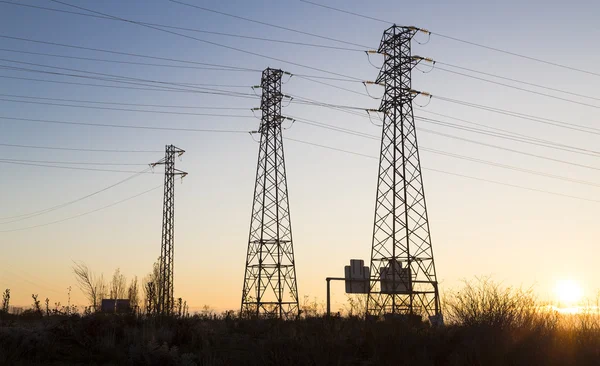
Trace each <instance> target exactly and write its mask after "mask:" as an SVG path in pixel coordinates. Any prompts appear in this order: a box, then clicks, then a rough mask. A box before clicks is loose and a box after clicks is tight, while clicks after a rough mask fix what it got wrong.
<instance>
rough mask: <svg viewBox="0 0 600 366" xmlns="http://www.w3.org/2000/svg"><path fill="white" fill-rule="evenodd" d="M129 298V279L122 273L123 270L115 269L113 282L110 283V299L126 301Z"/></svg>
mask: <svg viewBox="0 0 600 366" xmlns="http://www.w3.org/2000/svg"><path fill="white" fill-rule="evenodd" d="M126 297H127V278H125V276H124V275H123V274H122V273H121V269H120V268H117V269H115V273H114V274H113V277H112V281H110V298H111V299H125V298H126Z"/></svg>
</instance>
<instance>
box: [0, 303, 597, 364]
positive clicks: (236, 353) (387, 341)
mask: <svg viewBox="0 0 600 366" xmlns="http://www.w3.org/2000/svg"><path fill="white" fill-rule="evenodd" d="M0 318H1V323H0V364H2V365H598V364H600V328H599V327H598V326H597V324H596V325H595V326H591V327H585V326H583V325H581V324H580V325H579V326H577V327H562V326H558V325H556V324H552V323H551V322H548V321H543V322H541V321H540V322H539V323H532V324H519V325H518V326H514V327H513V326H505V325H502V324H484V323H481V324H472V325H450V326H446V327H444V328H438V329H434V328H431V327H429V326H428V325H426V324H406V323H403V322H401V321H386V322H371V321H365V320H363V319H360V318H356V317H350V318H340V317H333V318H331V319H327V318H323V317H314V318H307V319H299V320H296V321H287V322H286V321H277V320H239V319H235V318H229V317H211V318H207V317H200V316H192V317H189V318H182V319H176V318H171V319H162V320H158V319H155V318H143V317H138V316H133V315H108V314H92V315H87V316H80V315H72V316H61V315H54V316H53V315H51V316H48V317H46V316H41V315H39V314H33V313H30V314H23V315H10V314H4V315H2V316H0Z"/></svg>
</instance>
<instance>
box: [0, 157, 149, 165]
mask: <svg viewBox="0 0 600 366" xmlns="http://www.w3.org/2000/svg"><path fill="white" fill-rule="evenodd" d="M0 160H1V161H13V162H17V163H40V164H64V165H108V166H145V165H148V164H133V163H106V162H92V161H48V160H24V159H8V158H0Z"/></svg>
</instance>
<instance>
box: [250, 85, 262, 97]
mask: <svg viewBox="0 0 600 366" xmlns="http://www.w3.org/2000/svg"><path fill="white" fill-rule="evenodd" d="M250 89H252V92H253V93H254V95H256V96H257V97H260V95H258V94H256V89H262V87H261V86H260V85H254V86H251V87H250Z"/></svg>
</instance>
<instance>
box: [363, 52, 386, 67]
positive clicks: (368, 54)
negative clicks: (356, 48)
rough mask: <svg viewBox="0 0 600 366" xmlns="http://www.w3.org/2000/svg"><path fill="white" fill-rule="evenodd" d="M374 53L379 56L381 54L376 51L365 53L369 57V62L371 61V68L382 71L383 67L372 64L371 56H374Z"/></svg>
mask: <svg viewBox="0 0 600 366" xmlns="http://www.w3.org/2000/svg"><path fill="white" fill-rule="evenodd" d="M374 53H377V54H379V52H377V51H374V50H369V51H365V54H366V55H367V61H369V63H370V64H371V66H373V67H374V68H376V69H377V70H381V67H382V66H376V65H375V64H373V63H372V62H371V56H370V54H374Z"/></svg>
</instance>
